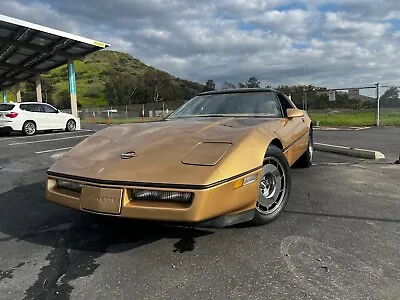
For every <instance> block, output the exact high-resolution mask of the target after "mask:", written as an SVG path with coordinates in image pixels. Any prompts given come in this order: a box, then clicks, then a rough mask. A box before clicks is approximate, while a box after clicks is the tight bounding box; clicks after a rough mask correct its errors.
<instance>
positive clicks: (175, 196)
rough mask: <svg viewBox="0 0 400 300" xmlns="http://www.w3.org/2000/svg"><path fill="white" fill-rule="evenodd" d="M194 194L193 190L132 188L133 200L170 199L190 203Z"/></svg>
mask: <svg viewBox="0 0 400 300" xmlns="http://www.w3.org/2000/svg"><path fill="white" fill-rule="evenodd" d="M193 196H194V194H193V193H191V192H179V191H158V190H143V189H134V190H132V199H133V200H150V201H170V202H181V203H189V202H191V201H192V200H193Z"/></svg>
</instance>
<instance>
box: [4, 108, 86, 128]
mask: <svg viewBox="0 0 400 300" xmlns="http://www.w3.org/2000/svg"><path fill="white" fill-rule="evenodd" d="M77 124H79V119H77V118H75V117H74V116H73V115H71V114H66V113H62V112H60V111H59V110H58V109H56V108H54V107H53V106H51V105H49V104H47V103H40V102H21V103H0V133H3V134H10V133H11V132H13V131H22V132H23V133H24V134H26V135H34V134H35V133H36V132H37V131H41V130H57V129H64V130H66V131H74V130H75V129H76V128H77Z"/></svg>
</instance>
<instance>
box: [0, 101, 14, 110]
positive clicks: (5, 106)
mask: <svg viewBox="0 0 400 300" xmlns="http://www.w3.org/2000/svg"><path fill="white" fill-rule="evenodd" d="M14 107H15V105H14V104H4V103H1V104H0V111H8V110H12V109H13V108H14Z"/></svg>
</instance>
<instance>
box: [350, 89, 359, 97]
mask: <svg viewBox="0 0 400 300" xmlns="http://www.w3.org/2000/svg"><path fill="white" fill-rule="evenodd" d="M359 96H360V90H359V89H349V99H357V98H358V97H359Z"/></svg>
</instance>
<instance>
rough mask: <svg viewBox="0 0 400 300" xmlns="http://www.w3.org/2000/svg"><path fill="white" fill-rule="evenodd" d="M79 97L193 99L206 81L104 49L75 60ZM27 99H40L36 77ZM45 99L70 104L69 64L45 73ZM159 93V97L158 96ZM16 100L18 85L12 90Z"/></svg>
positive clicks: (86, 102) (96, 101) (100, 101)
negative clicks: (173, 73)
mask: <svg viewBox="0 0 400 300" xmlns="http://www.w3.org/2000/svg"><path fill="white" fill-rule="evenodd" d="M75 72H76V82H77V83H76V84H77V99H78V104H79V106H81V107H93V106H107V105H118V104H137V103H149V102H155V101H157V100H158V101H173V100H182V99H190V98H191V97H193V96H194V95H196V94H197V93H199V92H201V91H203V90H204V85H202V84H199V83H197V82H192V81H188V80H183V79H180V78H177V77H174V76H172V75H170V74H168V73H166V72H163V71H160V70H157V69H155V68H153V67H151V66H148V65H146V64H144V63H143V62H141V61H140V60H138V59H135V58H134V57H132V56H131V55H129V54H126V53H121V52H116V51H108V50H103V51H99V52H96V53H93V54H91V55H89V56H87V57H86V58H85V59H84V60H83V61H75ZM21 87H22V89H21V93H22V99H23V101H29V100H32V99H36V96H35V87H34V82H33V80H30V81H28V82H26V83H24V84H22V85H21ZM42 94H43V101H47V102H48V103H53V104H54V105H57V106H58V107H60V108H64V107H68V106H69V101H70V100H69V84H68V70H67V66H66V65H64V66H61V67H59V68H56V69H54V70H52V71H50V72H49V73H47V74H42ZM155 95H157V97H155ZM8 98H9V99H10V100H11V101H15V88H11V90H9V92H8Z"/></svg>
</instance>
